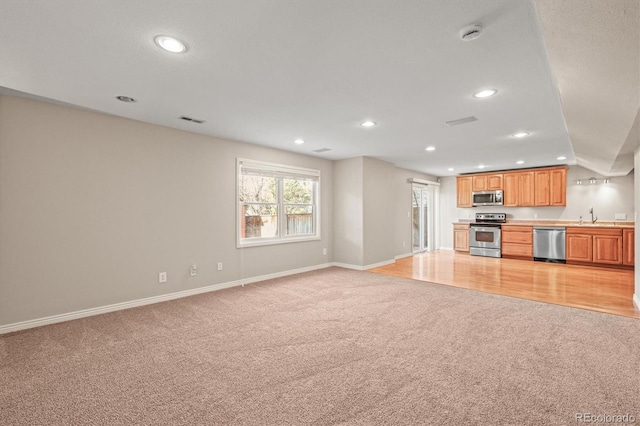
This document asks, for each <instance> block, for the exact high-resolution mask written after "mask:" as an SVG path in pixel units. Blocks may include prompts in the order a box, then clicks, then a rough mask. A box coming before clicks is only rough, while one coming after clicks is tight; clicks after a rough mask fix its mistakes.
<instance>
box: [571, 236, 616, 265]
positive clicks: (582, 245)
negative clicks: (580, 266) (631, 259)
mask: <svg viewBox="0 0 640 426" xmlns="http://www.w3.org/2000/svg"><path fill="white" fill-rule="evenodd" d="M566 257H567V262H581V263H584V262H587V263H597V264H603V265H622V229H621V228H614V229H606V228H579V227H576V228H567V234H566Z"/></svg>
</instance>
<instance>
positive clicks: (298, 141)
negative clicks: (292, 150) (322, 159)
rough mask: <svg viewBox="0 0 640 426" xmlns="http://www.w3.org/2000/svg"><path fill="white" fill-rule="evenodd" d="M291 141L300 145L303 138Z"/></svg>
mask: <svg viewBox="0 0 640 426" xmlns="http://www.w3.org/2000/svg"><path fill="white" fill-rule="evenodd" d="M293 143H295V144H296V145H302V144H303V143H304V140H302V139H296V140H295V141H293Z"/></svg>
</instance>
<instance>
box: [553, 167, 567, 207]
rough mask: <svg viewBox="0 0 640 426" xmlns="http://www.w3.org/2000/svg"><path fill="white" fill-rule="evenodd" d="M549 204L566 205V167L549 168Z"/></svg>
mask: <svg viewBox="0 0 640 426" xmlns="http://www.w3.org/2000/svg"><path fill="white" fill-rule="evenodd" d="M549 188H550V193H549V205H550V206H566V205H567V168H566V167H562V168H558V169H552V170H549Z"/></svg>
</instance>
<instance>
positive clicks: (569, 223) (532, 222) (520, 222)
mask: <svg viewBox="0 0 640 426" xmlns="http://www.w3.org/2000/svg"><path fill="white" fill-rule="evenodd" d="M472 222H475V219H460V220H459V221H457V222H453V224H454V225H468V224H469V223H472ZM501 225H502V226H509V225H512V226H564V227H576V228H625V229H634V228H635V224H634V223H633V222H629V221H625V222H614V221H604V220H603V221H598V222H596V223H594V224H591V222H589V221H583V222H582V225H580V223H579V221H577V220H538V219H507V222H506V223H502V224H501Z"/></svg>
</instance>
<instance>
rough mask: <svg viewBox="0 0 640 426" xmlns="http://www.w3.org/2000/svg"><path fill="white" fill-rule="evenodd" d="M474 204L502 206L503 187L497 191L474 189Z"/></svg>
mask: <svg viewBox="0 0 640 426" xmlns="http://www.w3.org/2000/svg"><path fill="white" fill-rule="evenodd" d="M472 195H473V205H474V206H501V205H502V189H497V190H495V191H474V192H473V193H472Z"/></svg>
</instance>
